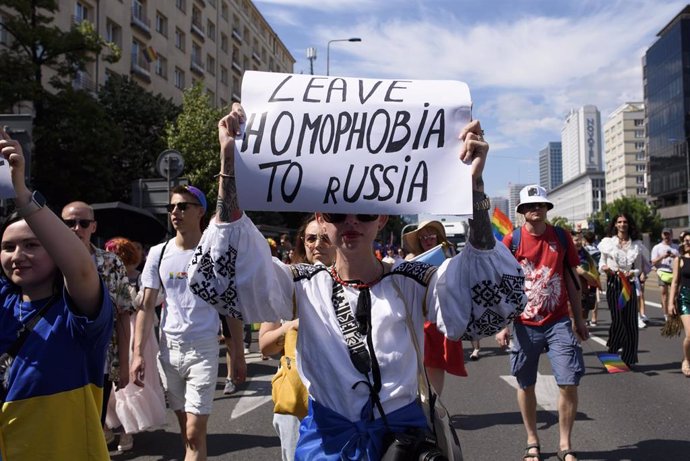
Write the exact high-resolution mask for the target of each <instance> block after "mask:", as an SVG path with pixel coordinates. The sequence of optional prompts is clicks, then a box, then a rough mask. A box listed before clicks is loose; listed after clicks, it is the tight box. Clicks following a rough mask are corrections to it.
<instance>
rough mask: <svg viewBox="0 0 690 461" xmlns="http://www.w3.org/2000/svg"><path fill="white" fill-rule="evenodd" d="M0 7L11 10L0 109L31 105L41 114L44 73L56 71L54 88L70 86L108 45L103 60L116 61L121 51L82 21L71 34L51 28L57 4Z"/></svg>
mask: <svg viewBox="0 0 690 461" xmlns="http://www.w3.org/2000/svg"><path fill="white" fill-rule="evenodd" d="M0 6H4V7H6V8H9V9H10V10H13V11H14V13H15V14H13V15H10V16H9V17H7V19H6V20H5V23H4V25H3V27H4V29H5V30H6V31H7V33H8V34H9V36H10V37H11V40H10V44H9V46H8V47H7V48H6V49H3V50H0V62H2V63H3V65H2V66H0V110H3V111H9V109H10V108H11V107H12V106H13V105H14V104H16V103H17V102H19V101H32V102H33V103H34V108H35V111H36V114H37V115H39V114H40V112H41V110H42V107H43V102H44V99H45V97H46V95H47V94H48V91H47V88H44V86H43V70H44V67H49V68H51V69H52V70H54V71H55V75H54V76H52V77H51V78H50V85H51V86H52V87H53V90H59V89H64V88H66V87H67V86H70V82H71V80H72V79H73V78H74V77H75V75H76V74H77V72H79V71H83V70H84V66H85V65H86V63H88V62H91V61H93V60H94V59H96V57H97V55H98V53H100V52H101V50H102V49H103V48H104V47H105V48H108V49H109V50H110V51H109V53H108V54H107V55H106V56H105V58H104V59H106V60H107V61H117V60H119V58H120V50H119V49H118V48H117V46H115V45H114V44H113V43H109V42H107V41H106V40H105V39H103V37H101V36H100V35H99V34H98V33H97V32H96V31H95V29H94V26H93V24H91V23H90V22H88V21H82V22H80V23H79V24H76V25H73V26H72V28H71V29H70V30H69V31H62V30H60V29H58V28H57V26H54V25H51V24H52V22H53V19H54V18H55V13H56V12H57V10H58V2H56V1H55V0H0Z"/></svg>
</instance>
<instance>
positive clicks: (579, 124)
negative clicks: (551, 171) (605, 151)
mask: <svg viewBox="0 0 690 461" xmlns="http://www.w3.org/2000/svg"><path fill="white" fill-rule="evenodd" d="M561 148H562V158H563V182H564V183H565V182H568V181H570V180H572V179H573V178H576V177H578V176H580V175H582V174H583V173H586V172H588V171H603V164H602V161H601V115H600V114H599V109H597V107H596V106H592V105H586V106H582V107H580V108H579V109H577V110H575V109H573V110H571V111H570V113H569V114H568V116H567V117H566V119H565V123H564V124H563V128H562V129H561Z"/></svg>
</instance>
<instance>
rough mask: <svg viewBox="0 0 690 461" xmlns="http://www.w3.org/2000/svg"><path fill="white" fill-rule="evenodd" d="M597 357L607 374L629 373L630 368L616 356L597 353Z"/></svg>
mask: <svg viewBox="0 0 690 461" xmlns="http://www.w3.org/2000/svg"><path fill="white" fill-rule="evenodd" d="M597 356H598V357H599V360H600V361H601V363H602V364H603V365H604V368H606V371H608V372H609V373H625V372H626V371H630V367H628V366H627V365H626V364H625V362H624V361H623V359H621V356H620V355H618V354H611V353H608V352H599V353H598V354H597Z"/></svg>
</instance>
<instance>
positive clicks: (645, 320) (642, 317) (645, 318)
mask: <svg viewBox="0 0 690 461" xmlns="http://www.w3.org/2000/svg"><path fill="white" fill-rule="evenodd" d="M640 318H641V319H642V321H643V322H644V323H647V322H649V318H647V316H646V315H644V314H642V315H640Z"/></svg>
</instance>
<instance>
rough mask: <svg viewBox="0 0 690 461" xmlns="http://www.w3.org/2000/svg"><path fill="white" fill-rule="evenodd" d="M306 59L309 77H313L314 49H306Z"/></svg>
mask: <svg viewBox="0 0 690 461" xmlns="http://www.w3.org/2000/svg"><path fill="white" fill-rule="evenodd" d="M307 59H308V60H309V69H310V72H311V75H314V60H315V59H316V48H314V47H309V48H307Z"/></svg>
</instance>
